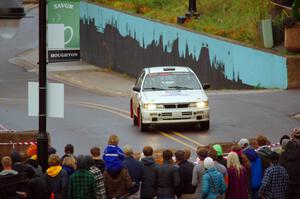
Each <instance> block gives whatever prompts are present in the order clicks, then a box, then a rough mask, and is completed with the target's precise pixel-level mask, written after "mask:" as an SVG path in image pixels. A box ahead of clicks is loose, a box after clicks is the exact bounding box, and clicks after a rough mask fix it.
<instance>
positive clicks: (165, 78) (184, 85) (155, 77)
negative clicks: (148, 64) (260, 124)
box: [143, 72, 201, 91]
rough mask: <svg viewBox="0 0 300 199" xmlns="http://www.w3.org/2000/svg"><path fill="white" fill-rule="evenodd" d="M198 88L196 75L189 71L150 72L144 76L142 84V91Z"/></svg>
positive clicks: (199, 87)
mask: <svg viewBox="0 0 300 199" xmlns="http://www.w3.org/2000/svg"><path fill="white" fill-rule="evenodd" d="M199 89H201V86H200V84H199V82H198V80H197V77H196V76H195V74H193V73H189V72H180V73H179V72H176V73H174V72H173V73H172V72H170V73H165V72H164V73H151V74H148V75H147V76H146V78H145V81H144V85H143V91H152V90H199Z"/></svg>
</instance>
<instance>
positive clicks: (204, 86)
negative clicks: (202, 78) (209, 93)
mask: <svg viewBox="0 0 300 199" xmlns="http://www.w3.org/2000/svg"><path fill="white" fill-rule="evenodd" d="M202 86H203V89H204V90H206V89H209V88H210V84H208V83H205V84H203V85H202Z"/></svg>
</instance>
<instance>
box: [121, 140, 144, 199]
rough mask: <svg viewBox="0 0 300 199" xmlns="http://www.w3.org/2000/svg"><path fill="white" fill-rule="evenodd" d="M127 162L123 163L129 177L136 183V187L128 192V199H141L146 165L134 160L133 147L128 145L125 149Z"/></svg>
mask: <svg viewBox="0 0 300 199" xmlns="http://www.w3.org/2000/svg"><path fill="white" fill-rule="evenodd" d="M124 154H125V160H124V161H123V166H124V167H125V168H127V169H128V172H129V175H130V177H131V179H132V181H133V183H134V186H133V187H131V188H130V189H129V190H128V193H129V194H130V195H129V196H128V199H139V198H140V184H141V183H142V180H143V175H144V165H143V164H142V163H141V162H140V161H138V160H136V159H134V157H133V150H132V146H131V145H126V146H125V147H124Z"/></svg>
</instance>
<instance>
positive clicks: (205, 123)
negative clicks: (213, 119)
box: [200, 120, 209, 130]
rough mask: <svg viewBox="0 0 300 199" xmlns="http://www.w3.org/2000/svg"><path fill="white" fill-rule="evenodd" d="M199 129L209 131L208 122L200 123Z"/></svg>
mask: <svg viewBox="0 0 300 199" xmlns="http://www.w3.org/2000/svg"><path fill="white" fill-rule="evenodd" d="M200 128H201V129H202V130H208V129H209V120H208V121H204V122H200Z"/></svg>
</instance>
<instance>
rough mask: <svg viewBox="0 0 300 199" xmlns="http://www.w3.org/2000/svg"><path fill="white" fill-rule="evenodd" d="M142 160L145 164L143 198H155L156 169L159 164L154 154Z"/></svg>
mask: <svg viewBox="0 0 300 199" xmlns="http://www.w3.org/2000/svg"><path fill="white" fill-rule="evenodd" d="M141 161H142V163H143V165H144V176H143V180H142V188H141V198H153V197H154V196H156V178H155V171H156V169H157V166H158V164H156V162H155V160H154V158H153V157H152V156H151V157H145V158H143V159H142V160H141Z"/></svg>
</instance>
